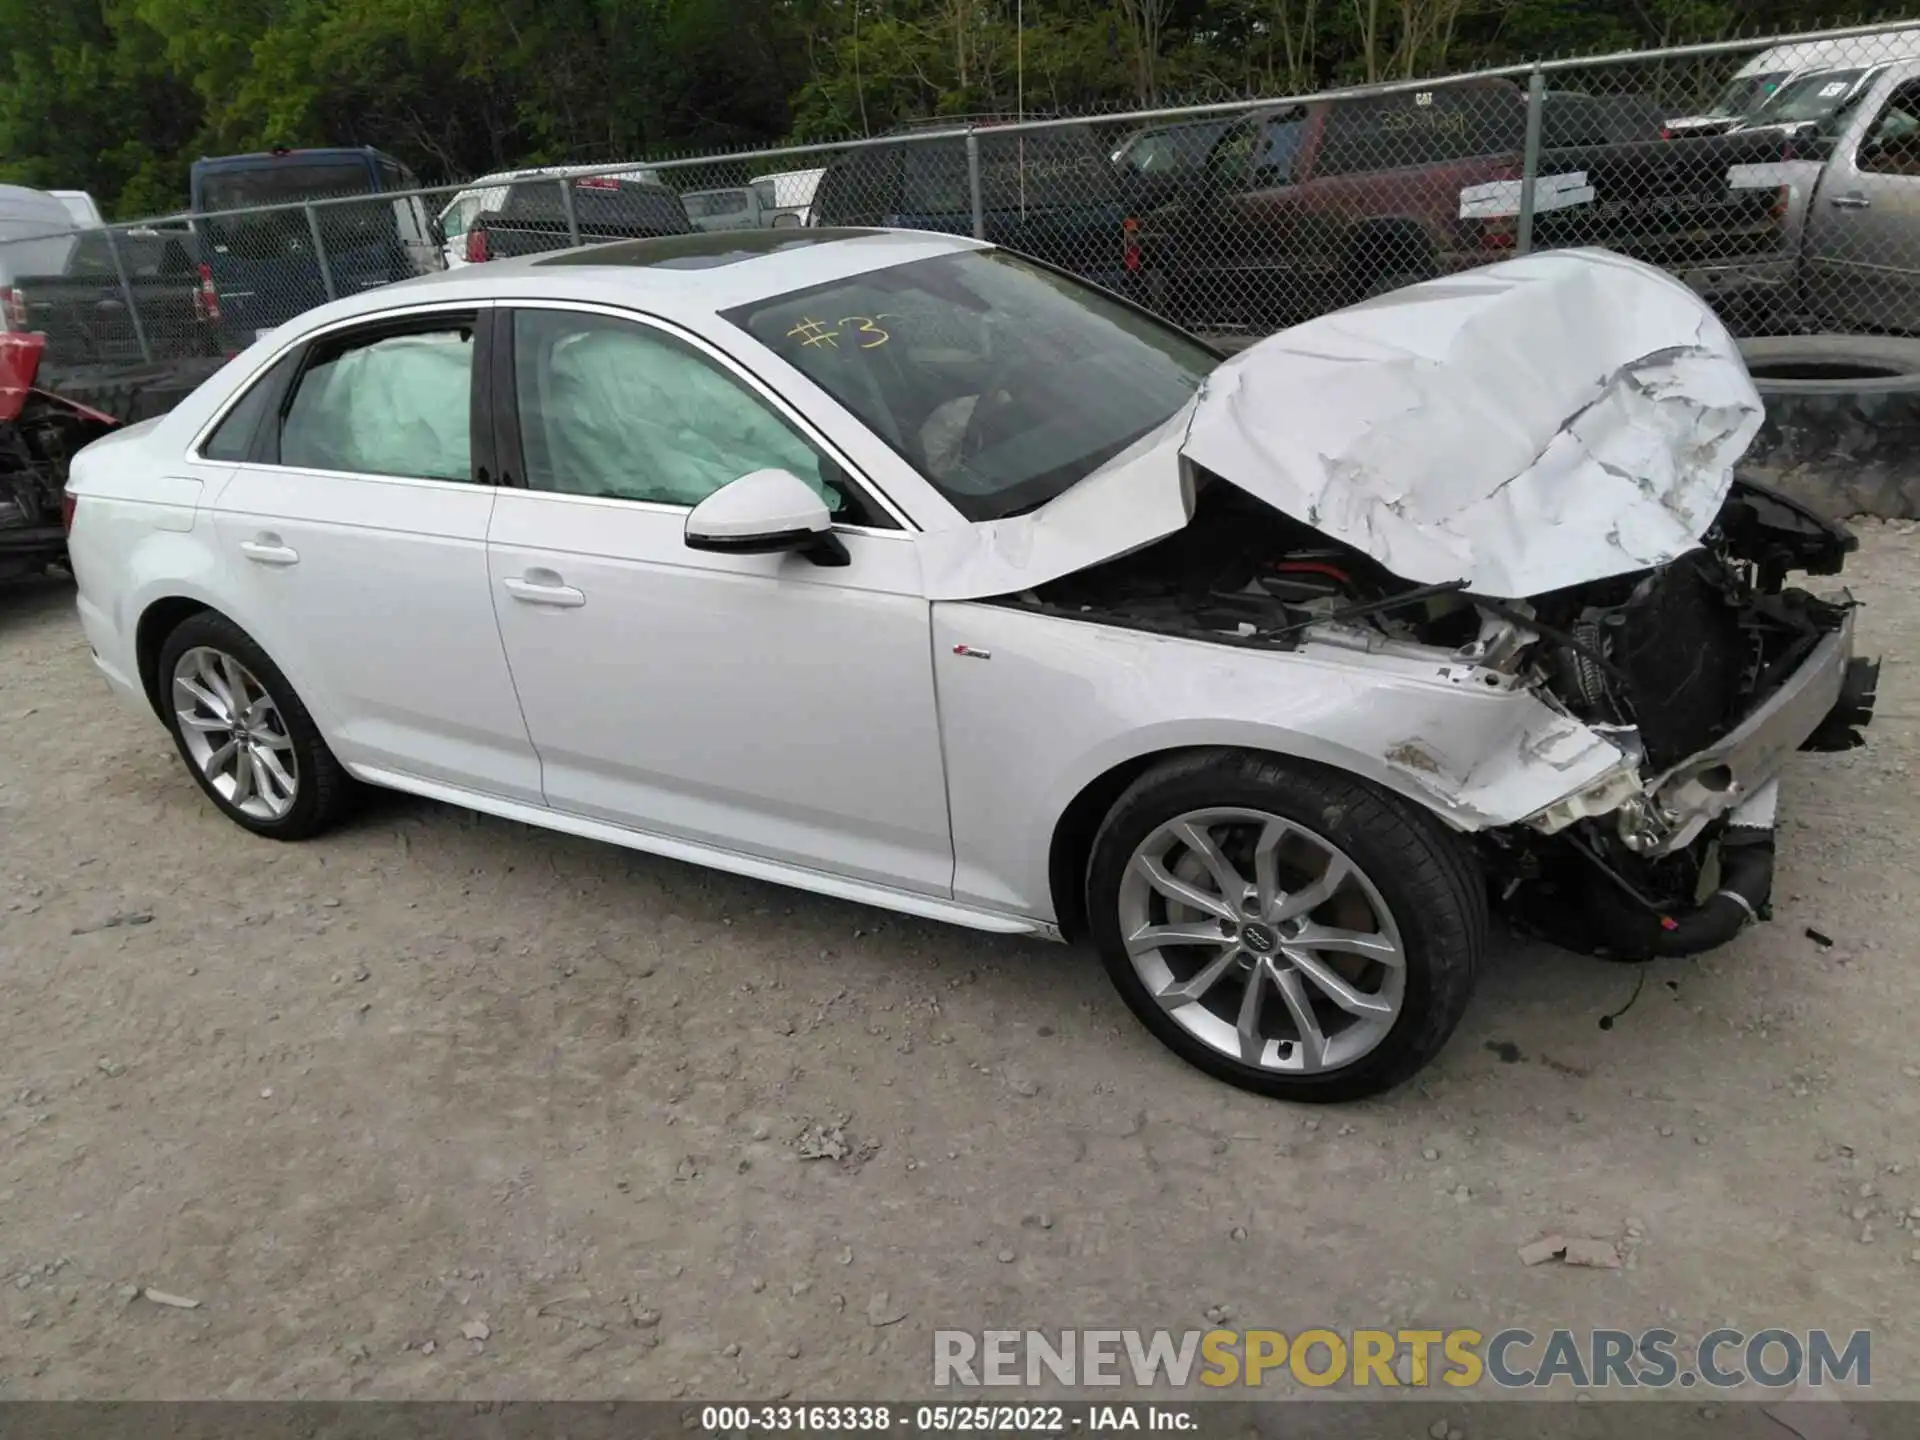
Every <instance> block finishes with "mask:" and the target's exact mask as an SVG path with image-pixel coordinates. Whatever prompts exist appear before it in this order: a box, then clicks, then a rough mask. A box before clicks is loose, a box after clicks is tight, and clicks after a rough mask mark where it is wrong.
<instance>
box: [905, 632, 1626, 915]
mask: <svg viewBox="0 0 1920 1440" xmlns="http://www.w3.org/2000/svg"><path fill="white" fill-rule="evenodd" d="M933 627H934V672H935V682H936V687H937V690H938V694H939V702H940V724H941V733H942V737H943V741H944V744H945V749H946V758H947V789H948V804H949V809H950V812H951V815H952V822H953V843H954V862H955V868H954V894H955V897H956V898H958V899H964V900H969V901H973V902H977V903H981V904H987V905H994V906H1004V907H1008V908H1012V909H1017V910H1019V911H1020V912H1022V913H1024V914H1029V915H1036V916H1045V917H1047V918H1058V917H1056V916H1054V915H1053V913H1052V912H1053V902H1052V895H1051V887H1050V884H1049V880H1048V857H1049V854H1050V852H1051V849H1052V844H1053V835H1054V831H1055V829H1056V827H1057V826H1058V825H1059V823H1060V820H1061V817H1062V816H1063V815H1064V814H1065V813H1066V811H1067V808H1068V807H1069V806H1070V805H1071V804H1072V802H1073V800H1074V798H1075V797H1076V796H1078V795H1079V794H1080V793H1081V792H1082V791H1083V790H1085V789H1086V788H1087V787H1088V786H1089V785H1091V784H1093V783H1094V782H1095V781H1096V780H1098V779H1099V778H1100V777H1101V776H1103V775H1106V774H1108V773H1109V772H1111V771H1112V770H1113V769H1115V767H1117V766H1121V765H1124V764H1127V763H1128V762H1130V761H1137V760H1139V759H1141V758H1142V757H1145V756H1151V755H1156V754H1161V753H1164V752H1167V751H1172V750H1181V749H1188V748H1192V747H1196V746H1232V747H1237V748H1241V749H1247V750H1255V751H1261V752H1264V753H1268V754H1275V755H1286V756H1292V757H1295V758H1298V759H1301V760H1307V761H1311V762H1314V763H1316V764H1321V765H1327V766H1331V767H1333V768H1335V769H1339V770H1343V771H1346V772H1347V773H1349V774H1352V775H1356V776H1358V777H1360V778H1361V779H1364V780H1367V781H1370V782H1372V783H1373V784H1376V785H1378V786H1380V787H1381V788H1383V789H1385V790H1389V791H1391V792H1393V793H1395V794H1397V795H1401V796H1404V797H1405V798H1406V799H1408V800H1410V801H1412V802H1413V803H1415V804H1417V805H1420V806H1422V807H1423V808H1425V809H1427V810H1429V811H1431V812H1432V813H1433V814H1435V815H1436V816H1438V817H1439V818H1440V819H1441V820H1442V821H1443V822H1444V823H1446V824H1447V825H1449V826H1451V827H1453V828H1454V829H1456V830H1461V831H1476V830H1487V829H1494V828H1498V827H1500V826H1504V825H1511V824H1514V823H1516V822H1518V821H1520V820H1523V819H1525V818H1526V817H1528V816H1530V815H1533V814H1535V813H1537V812H1538V811H1540V810H1542V809H1544V808H1546V807H1547V806H1548V805H1550V804H1552V803H1554V802H1555V801H1557V800H1561V799H1563V798H1565V797H1567V796H1568V795H1572V794H1577V793H1580V792H1582V791H1585V790H1587V789H1590V788H1592V787H1594V786H1595V785H1597V784H1599V783H1601V782H1602V781H1603V780H1605V779H1606V778H1607V777H1609V776H1610V775H1612V774H1614V773H1615V772H1617V771H1618V770H1619V769H1620V767H1621V766H1623V765H1630V764H1631V761H1630V760H1629V759H1628V757H1627V756H1626V755H1625V754H1624V753H1623V752H1622V751H1621V750H1620V749H1619V748H1618V747H1616V746H1615V745H1613V744H1612V743H1611V742H1609V741H1608V740H1607V739H1606V738H1605V737H1604V736H1602V735H1600V734H1598V733H1596V732H1595V731H1593V730H1591V729H1589V728H1588V727H1586V726H1585V725H1582V724H1581V723H1580V722H1578V721H1576V720H1574V719H1572V718H1570V717H1568V716H1566V715H1564V714H1562V713H1561V712H1559V711H1558V710H1555V709H1553V708H1551V707H1549V706H1547V705H1545V704H1543V703H1542V702H1541V701H1540V700H1539V699H1537V698H1536V697H1535V696H1534V695H1533V694H1532V692H1530V691H1529V690H1526V689H1524V688H1516V687H1513V686H1512V685H1510V684H1509V683H1508V682H1506V681H1505V680H1504V679H1502V678H1500V677H1494V683H1492V684H1488V683H1487V677H1488V674H1489V672H1486V671H1481V670H1476V669H1471V668H1469V667H1457V666H1451V665H1449V664H1448V663H1447V658H1446V656H1445V655H1444V654H1443V653H1442V652H1439V651H1435V652H1433V657H1434V658H1433V659H1432V660H1431V661H1429V660H1425V659H1421V658H1418V657H1411V656H1408V655H1405V654H1401V655H1385V654H1370V653H1365V652H1358V651H1347V650H1342V649H1337V648H1334V647H1330V646H1323V645H1312V646H1308V647H1305V648H1303V649H1301V650H1299V651H1291V652H1281V651H1271V650H1259V649H1252V648H1245V647H1238V646H1230V645H1225V644H1211V643H1208V642H1206V641H1200V640H1188V639H1183V638H1179V637H1172V636H1164V635H1154V634H1147V633H1144V632H1140V631H1134V630H1125V629H1121V628H1118V627H1114V626H1108V625H1101V624H1094V623H1088V622H1083V621H1079V620H1073V619H1068V618H1065V617H1062V616H1057V615H1050V614H1046V613H1043V612H1037V611H1034V610H1029V609H1023V608H1018V607H1015V606H1009V605H994V604H983V603H950V604H937V605H935V606H934V618H933ZM956 646H958V647H960V649H959V650H956V648H955V647H956ZM963 652H964V653H963ZM983 652H984V654H983Z"/></svg>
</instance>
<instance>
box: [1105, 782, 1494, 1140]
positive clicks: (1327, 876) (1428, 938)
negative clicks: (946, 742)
mask: <svg viewBox="0 0 1920 1440" xmlns="http://www.w3.org/2000/svg"><path fill="white" fill-rule="evenodd" d="M1087 906H1088V911H1087V913H1088V916H1089V922H1090V928H1091V930H1092V933H1093V937H1094V940H1095V943H1096V944H1097V945H1098V947H1099V950H1100V955H1101V959H1102V960H1103V961H1104V963H1105V965H1106V968H1107V973H1108V975H1109V976H1111V977H1112V980H1113V983H1114V985H1115V986H1116V987H1117V988H1118V989H1119V991H1120V994H1121V997H1122V998H1123V999H1124V1000H1125V1001H1126V1002H1127V1006H1128V1008H1129V1009H1131V1010H1132V1011H1133V1012H1134V1014H1135V1015H1137V1016H1138V1017H1139V1018H1140V1020H1141V1022H1142V1023H1143V1024H1145V1025H1146V1027H1147V1028H1148V1029H1149V1030H1151V1031H1152V1032H1153V1033H1154V1034H1155V1035H1156V1036H1158V1037H1159V1038H1160V1039H1161V1040H1162V1041H1163V1042H1164V1043H1165V1044H1166V1045H1167V1046H1168V1048H1170V1049H1171V1050H1172V1051H1173V1052H1174V1053H1175V1054H1177V1055H1179V1056H1180V1058H1181V1059H1183V1060H1185V1061H1187V1062H1188V1063H1189V1064H1191V1065H1194V1066H1196V1067H1198V1068H1199V1069H1201V1070H1204V1071H1206V1072H1207V1073H1208V1074H1209V1075H1213V1076H1215V1077H1217V1078H1219V1079H1222V1080H1225V1081H1227V1082H1228V1083H1229V1084H1232V1085H1236V1086H1239V1087H1240V1088H1241V1089H1243V1090H1251V1091H1253V1092H1255V1093H1256V1094H1261V1095H1267V1096H1271V1097H1274V1098H1276V1099H1282V1100H1300V1101H1310V1102H1316V1103H1330V1102H1336V1101H1344V1100H1356V1099H1360V1098H1362V1097H1364V1096H1368V1095H1375V1094H1378V1093H1380V1092H1381V1091H1383V1090H1388V1089H1391V1088H1392V1087H1393V1086H1395V1085H1398V1084H1400V1083H1401V1082H1403V1081H1405V1080H1407V1079H1408V1078H1409V1077H1411V1076H1412V1075H1413V1074H1414V1073H1415V1072H1417V1071H1418V1070H1420V1069H1421V1068H1422V1067H1423V1066H1424V1065H1426V1063H1427V1062H1428V1061H1429V1060H1431V1059H1432V1058H1433V1057H1434V1055H1436V1054H1437V1053H1438V1052H1439V1050H1440V1048H1441V1046H1442V1045H1444V1044H1445V1043H1446V1041H1447V1037H1448V1036H1450V1035H1451V1034H1452V1033H1453V1030H1454V1028H1455V1026H1457V1025H1458V1024H1459V1022H1460V1017H1461V1015H1462V1014H1463V1013H1464V1012H1465V1010H1466V1007H1467V1001H1468V998H1469V997H1470V995H1471V994H1472V991H1473V982H1474V977H1475V973H1476V971H1477V969H1478V967H1479V961H1480V956H1481V954H1482V953H1483V951H1484V949H1485V946H1486V933H1487V899H1486V887H1485V883H1484V881H1483V880H1482V878H1481V875H1480V873H1479V868H1478V866H1477V865H1476V864H1475V862H1474V858H1473V855H1472V852H1471V851H1470V850H1469V849H1468V848H1467V846H1466V845H1465V844H1464V843H1463V842H1462V841H1461V840H1460V839H1459V838H1458V837H1457V836H1455V835H1453V834H1451V833H1450V832H1448V831H1447V830H1445V829H1444V828H1443V827H1442V826H1441V825H1440V824H1439V822H1438V821H1437V820H1435V819H1434V818H1433V817H1432V816H1431V815H1429V814H1428V813H1427V812H1426V811H1424V810H1421V809H1419V808H1418V807H1416V806H1414V805H1412V804H1410V803H1409V802H1407V801H1404V800H1402V799H1400V798H1399V797H1397V796H1394V795H1391V794H1389V793H1387V792H1385V791H1383V790H1380V789H1378V788H1376V787H1374V786H1372V785H1369V784H1367V783H1366V782H1364V781H1361V780H1358V779H1355V778H1353V777H1351V776H1348V775H1344V774H1342V773H1340V772H1338V771H1335V770H1330V769H1327V768H1325V767H1322V766H1317V765H1308V764H1305V763H1299V762H1293V761H1286V760H1279V759H1274V758H1271V757H1267V756H1260V755H1255V754H1251V753H1249V752H1245V751H1231V750H1213V751H1203V752H1199V753H1196V754H1193V755H1189V756H1184V757H1180V758H1177V759H1173V760H1169V761H1167V762H1165V763H1164V764H1161V765H1157V766H1155V767H1154V768H1153V769H1151V770H1149V771H1148V772H1147V773H1146V774H1144V775H1142V776H1141V777H1140V778H1139V779H1138V780H1136V781H1135V782H1134V783H1133V784H1132V785H1131V786H1129V787H1128V789H1127V790H1126V792H1125V793H1124V794H1122V795H1121V797H1120V799H1119V800H1118V801H1117V802H1116V803H1115V805H1114V807H1113V809H1112V811H1111V812H1109V814H1108V816H1107V819H1106V821H1105V823H1104V824H1103V825H1102V826H1101V828H1100V832H1099V834H1098V835H1097V836H1096V837H1095V839H1094V844H1093V853H1092V859H1091V862H1090V864H1089V866H1088V877H1087Z"/></svg>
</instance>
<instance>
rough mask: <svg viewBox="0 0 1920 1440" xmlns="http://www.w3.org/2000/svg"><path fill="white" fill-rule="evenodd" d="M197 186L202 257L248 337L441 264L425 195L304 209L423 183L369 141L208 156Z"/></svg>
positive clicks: (193, 180)
mask: <svg viewBox="0 0 1920 1440" xmlns="http://www.w3.org/2000/svg"><path fill="white" fill-rule="evenodd" d="M189 188H190V197H191V203H192V209H193V210H194V211H195V212H196V213H198V214H201V215H205V216H206V217H207V218H206V219H205V220H204V221H202V222H200V223H201V224H202V226H203V227H204V228H203V235H204V238H205V240H206V242H207V251H206V254H205V255H204V257H203V258H204V259H205V261H206V263H207V264H208V266H209V267H210V270H211V273H212V277H213V282H214V284H215V286H216V287H217V288H218V289H219V291H220V295H221V297H222V302H223V304H224V306H225V309H226V313H227V318H228V322H229V323H230V324H231V325H233V326H234V327H235V330H236V333H237V334H239V335H241V336H243V337H244V336H246V335H250V334H255V333H259V332H262V331H265V330H270V329H272V328H273V327H274V326H276V325H279V324H281V323H283V322H284V321H286V320H289V319H291V318H292V317H293V316H295V315H298V314H299V313H301V312H302V311H303V310H308V309H311V308H312V307H313V306H315V305H318V304H321V303H322V302H324V301H325V300H327V299H328V298H330V294H331V295H334V296H338V295H351V294H354V293H356V292H358V291H361V290H369V289H373V288H375V287H377V286H380V285H390V284H392V283H393V282H394V281H396V280H405V279H407V278H408V277H410V276H413V275H421V274H425V273H427V272H429V271H432V270H437V269H439V268H441V261H440V247H439V245H438V243H437V242H436V241H435V240H434V238H433V227H432V220H431V217H430V216H429V215H428V214H427V210H426V206H425V205H424V204H423V203H422V201H421V200H420V198H419V197H418V196H417V195H407V194H401V195H398V197H397V198H395V199H391V200H382V199H378V198H369V199H367V200H365V201H362V202H355V201H352V200H346V201H344V202H343V203H329V204H326V205H315V206H313V207H312V208H311V209H307V208H304V206H303V202H306V201H321V200H325V201H331V202H342V197H350V196H362V195H364V196H368V197H378V196H380V195H382V194H387V193H393V192H405V191H413V190H418V189H419V188H420V182H419V180H418V179H417V178H416V177H415V176H414V174H413V172H412V171H411V170H409V169H407V167H406V166H404V165H402V164H401V163H400V162H399V161H398V160H395V159H394V158H393V157H392V156H390V155H385V154H382V153H381V152H380V151H378V150H374V149H372V148H370V147H365V146H362V147H359V148H353V149H346V148H336V149H314V150H271V151H262V152H259V153H257V154H251V155H221V156H216V157H202V158H201V159H198V160H196V161H194V162H193V168H192V171H191V174H190V179H189ZM223 212H225V213H223ZM232 212H239V213H232ZM323 252H324V255H325V267H324V270H323V268H322V264H321V255H322V253H323ZM329 278H331V282H332V283H331V287H330V288H329V285H328V279H329Z"/></svg>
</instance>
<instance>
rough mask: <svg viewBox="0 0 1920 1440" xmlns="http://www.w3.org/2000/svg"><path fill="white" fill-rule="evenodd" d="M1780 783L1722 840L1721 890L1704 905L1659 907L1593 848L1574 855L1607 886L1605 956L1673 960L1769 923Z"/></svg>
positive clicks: (1595, 897) (1737, 815)
mask: <svg viewBox="0 0 1920 1440" xmlns="http://www.w3.org/2000/svg"><path fill="white" fill-rule="evenodd" d="M1779 794H1780V792H1779V786H1778V783H1777V782H1776V783H1772V784H1768V785H1765V786H1763V787H1762V788H1761V789H1759V790H1757V791H1756V792H1754V794H1752V795H1751V796H1749V797H1748V798H1747V799H1746V800H1745V801H1744V802H1743V803H1742V804H1740V805H1739V806H1737V807H1736V808H1735V809H1734V811H1733V813H1732V814H1731V815H1730V816H1729V817H1728V824H1727V827H1726V829H1725V830H1723V831H1722V832H1721V834H1720V853H1719V863H1720V883H1719V885H1718V887H1717V888H1716V889H1715V890H1714V892H1713V893H1712V894H1711V895H1709V896H1707V898H1706V899H1705V900H1703V901H1701V902H1700V903H1699V904H1697V905H1690V906H1687V907H1686V908H1684V909H1674V908H1672V907H1668V906H1663V905H1659V904H1657V903H1656V902H1654V901H1652V900H1650V899H1648V898H1647V897H1646V896H1644V895H1642V894H1640V892H1639V891H1638V890H1636V889H1634V888H1633V886H1632V885H1631V884H1630V883H1629V882H1628V881H1627V880H1626V878H1625V877H1624V876H1622V875H1621V874H1620V873H1619V872H1618V871H1616V870H1615V869H1614V868H1613V867H1612V866H1610V865H1608V864H1607V863H1606V861H1604V860H1603V859H1601V857H1600V856H1599V855H1598V854H1596V853H1595V852H1594V851H1592V850H1590V849H1588V848H1587V847H1586V845H1584V844H1582V843H1579V842H1577V841H1576V842H1575V843H1574V846H1573V848H1574V849H1575V850H1576V851H1577V852H1578V853H1579V854H1580V855H1581V857H1582V858H1584V859H1585V860H1586V861H1587V862H1588V863H1589V864H1590V865H1593V866H1594V867H1595V868H1597V869H1598V870H1599V871H1600V872H1601V873H1602V874H1603V875H1604V876H1605V877H1606V878H1607V880H1608V882H1609V883H1608V884H1607V885H1605V886H1602V887H1600V888H1598V889H1597V890H1595V891H1594V892H1593V893H1592V896H1591V909H1590V911H1589V913H1590V914H1592V916H1593V918H1594V919H1595V920H1596V921H1598V922H1599V926H1600V931H1601V939H1602V944H1603V945H1604V946H1605V952H1606V953H1609V954H1611V955H1613V956H1614V957H1616V958H1618V959H1621V960H1672V959H1678V958H1680V957H1682V956H1686V955H1698V954H1701V953H1702V952H1703V951H1707V950H1712V949H1715V948H1717V947H1719V946H1721V945H1724V944H1726V943H1727V942H1728V941H1729V940H1731V939H1733V937H1734V936H1735V935H1738V934H1739V933H1740V931H1741V930H1742V929H1743V928H1744V927H1745V926H1747V925H1748V924H1750V923H1752V922H1753V921H1756V920H1765V919H1767V918H1768V903H1769V901H1770V900H1771V899H1772V897H1773V854H1774V827H1773V820H1774V814H1775V809H1776V806H1777V803H1778V800H1779Z"/></svg>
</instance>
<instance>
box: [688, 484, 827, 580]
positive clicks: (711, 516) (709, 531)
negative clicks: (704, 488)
mask: <svg viewBox="0 0 1920 1440" xmlns="http://www.w3.org/2000/svg"><path fill="white" fill-rule="evenodd" d="M686 542H687V548H688V549H690V550H712V551H715V552H717V553H719V554H722V555H772V554H777V553H779V552H781V551H786V550H792V551H797V552H799V553H801V554H804V555H806V556H807V558H808V559H810V560H812V561H813V562H814V563H815V564H817V565H845V564H846V563H847V561H848V558H849V557H848V555H847V547H846V546H845V545H843V544H842V543H841V542H840V539H839V537H838V536H836V535H835V534H834V533H833V516H832V515H831V514H829V513H828V511H827V502H826V501H824V500H822V499H821V498H820V495H819V492H817V491H816V490H815V489H814V488H813V487H812V486H811V485H809V484H807V482H806V481H804V480H802V479H801V478H800V477H799V476H798V475H795V474H793V473H792V472H791V471H789V470H755V471H753V472H752V473H750V474H747V475H742V476H741V477H740V478H739V479H738V480H734V481H731V482H729V483H728V484H725V485H722V486H721V487H720V488H719V489H718V490H716V491H714V492H713V494H711V495H709V496H707V498H706V499H704V500H702V501H701V502H700V503H699V504H698V505H696V506H694V507H693V511H692V513H691V514H689V515H688V516H687V530H686Z"/></svg>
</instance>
